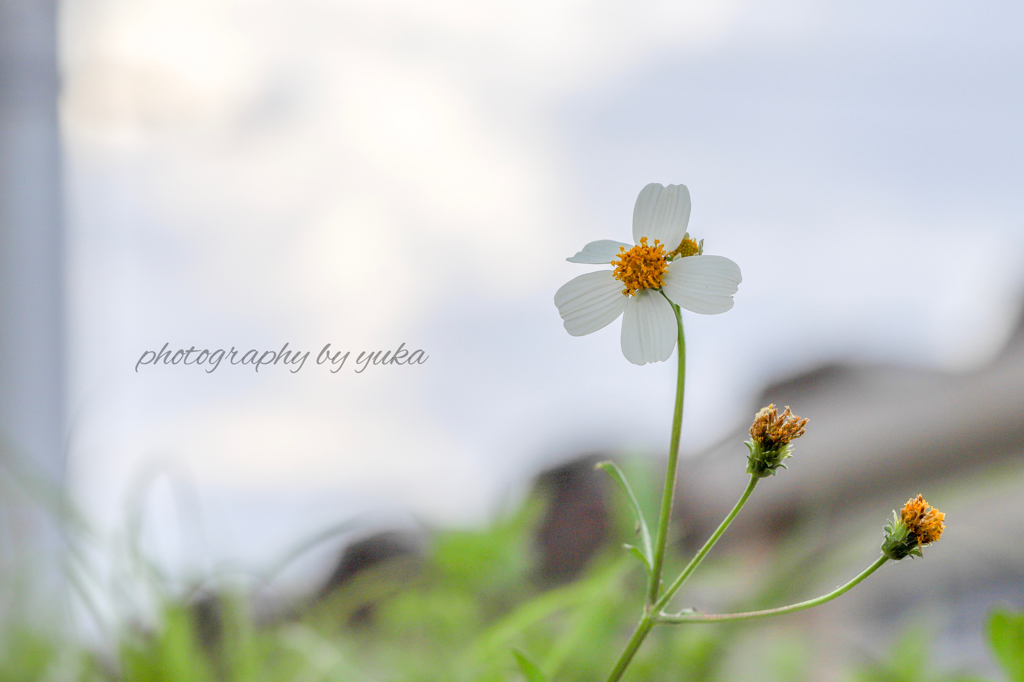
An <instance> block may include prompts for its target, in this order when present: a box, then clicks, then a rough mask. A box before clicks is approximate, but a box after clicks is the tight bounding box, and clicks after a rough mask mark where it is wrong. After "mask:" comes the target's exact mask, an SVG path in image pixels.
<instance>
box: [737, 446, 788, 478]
mask: <svg viewBox="0 0 1024 682" xmlns="http://www.w3.org/2000/svg"><path fill="white" fill-rule="evenodd" d="M743 444H744V445H746V446H747V450H749V451H750V454H749V455H747V473H748V474H750V475H751V476H757V477H758V478H767V477H768V476H774V475H775V474H776V472H777V471H778V470H779V469H780V468H781V469H786V468H787V467H786V465H785V464H783V463H782V462H783V461H784V460H786V459H789V458H790V457H792V456H793V454H792V453H793V446H792V445H790V444H788V443H787V444H786V445H778V446H776V447H774V448H770V449H768V450H765V449H764V447H762V445H761V444H760V443H758V442H757V441H753V440H748V441H744V442H743Z"/></svg>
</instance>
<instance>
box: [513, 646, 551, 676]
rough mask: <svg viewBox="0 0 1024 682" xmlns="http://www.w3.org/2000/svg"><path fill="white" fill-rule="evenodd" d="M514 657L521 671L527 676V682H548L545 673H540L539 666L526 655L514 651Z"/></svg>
mask: <svg viewBox="0 0 1024 682" xmlns="http://www.w3.org/2000/svg"><path fill="white" fill-rule="evenodd" d="M512 655H513V656H515V657H516V663H518V664H519V669H520V670H522V671H523V674H524V675H526V681H527V682H548V678H546V677H544V673H542V672H541V671H540V668H538V667H537V664H536V663H534V662H533V661H531V660H530V659H529V658H527V656H526V654H524V653H523V652H522V651H517V650H515V649H513V650H512Z"/></svg>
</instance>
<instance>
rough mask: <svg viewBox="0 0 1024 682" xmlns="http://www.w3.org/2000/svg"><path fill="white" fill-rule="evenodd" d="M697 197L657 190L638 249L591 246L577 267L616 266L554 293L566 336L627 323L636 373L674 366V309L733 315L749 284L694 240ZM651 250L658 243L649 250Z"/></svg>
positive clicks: (641, 199) (645, 203) (643, 203)
mask: <svg viewBox="0 0 1024 682" xmlns="http://www.w3.org/2000/svg"><path fill="white" fill-rule="evenodd" d="M689 220H690V191H689V190H688V189H686V185H669V186H668V187H663V186H661V185H659V184H656V183H651V184H650V185H647V186H646V187H644V188H643V190H641V191H640V196H638V197H637V198H636V206H635V207H634V208H633V241H634V243H635V244H636V245H635V246H634V245H630V244H625V243H623V242H616V241H612V240H610V239H602V240H601V241H596V242H590V243H589V244H587V245H586V246H584V247H583V250H582V251H580V252H579V253H577V254H576V255H575V256H573V257H572V258H568V259H566V260H568V261H569V262H570V263H586V264H599V263H609V264H613V265H615V269H614V270H602V271H600V272H591V273H588V274H586V275H580V276H579V277H576V278H575V279H572V280H570V281H569V282H567V283H566V284H565V285H564V286H562V288H560V289H559V290H558V291H557V292H556V293H555V305H556V306H558V314H559V315H561V316H562V321H563V323H564V324H565V329H566V331H568V332H569V333H570V334H572V335H573V336H584V335H586V334H590V333H592V332H596V331H597V330H598V329H601V328H602V327H605V326H607V325H609V324H611V323H612V322H613V321H614V320H615V319H616V318H617V317H618V316H619V315H623V318H622V354H623V355H625V356H626V359H627V360H629V361H630V362H632V363H633V364H636V365H645V364H647V363H648V362H661V361H664V360H668V358H669V356H670V355H672V349H673V348H675V345H676V336H677V329H676V318H675V312H674V311H673V309H672V305H671V304H670V303H669V301H671V302H672V303H675V304H676V305H678V306H679V307H680V308H685V309H686V310H690V311H693V312H695V313H701V314H703V315H716V314H718V313H724V312H725V311H726V310H729V309H730V308H732V303H733V301H732V295H733V294H735V293H736V289H737V287H738V285H739V283H740V282H741V281H742V279H743V278H742V276H741V275H740V268H739V266H738V265H736V264H735V263H733V262H732V261H731V260H729V259H728V258H723V257H722V256H705V255H703V249H702V248H701V247H699V246H698V245H697V243H696V242H695V241H693V240H692V239H690V238H689V235H688V234H687V232H686V225H687V223H688V222H689ZM649 242H652V243H649Z"/></svg>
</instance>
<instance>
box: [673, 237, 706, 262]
mask: <svg viewBox="0 0 1024 682" xmlns="http://www.w3.org/2000/svg"><path fill="white" fill-rule="evenodd" d="M698 253H700V244H698V243H697V242H696V241H695V240H693V239H690V238H689V237H685V238H684V239H683V241H681V242H680V243H679V246H678V247H677V248H676V250H675V251H673V252H672V253H671V254H670V255H672V256H676V257H677V258H686V257H687V256H696V255H697V254H698Z"/></svg>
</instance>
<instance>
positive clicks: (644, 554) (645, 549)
mask: <svg viewBox="0 0 1024 682" xmlns="http://www.w3.org/2000/svg"><path fill="white" fill-rule="evenodd" d="M594 468H595V469H601V470H602V471H604V472H605V473H606V474H608V475H609V476H611V478H612V480H613V481H615V482H616V483H617V484H618V485H619V487H620V488H622V491H623V492H624V493H626V497H627V498H628V499H629V505H630V507H632V509H633V516H634V517H635V518H636V526H635V528H636V531H635V532H636V533H638V534H639V535H640V542H641V543H642V544H641V546H640V547H634V546H633V545H626V548H627V549H628V550H629V551H630V552H632V553H633V554H635V555H636V556H637V557H638V558H639V559H640V560H641V561H642V562H643V564H644V566H645V567H646V568H647V572H648V573H650V572H651V565H652V564H653V563H654V550H653V549H652V548H651V532H650V531H649V530H648V528H647V521H646V520H645V519H644V513H643V511H642V510H641V509H640V502H638V501H637V499H636V495H634V494H633V489H632V488H630V487H629V481H627V480H626V475H625V474H624V473H622V469H620V468H619V467H618V465H617V464H615V462H598V463H597V464H596V465H595V466H594Z"/></svg>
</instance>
